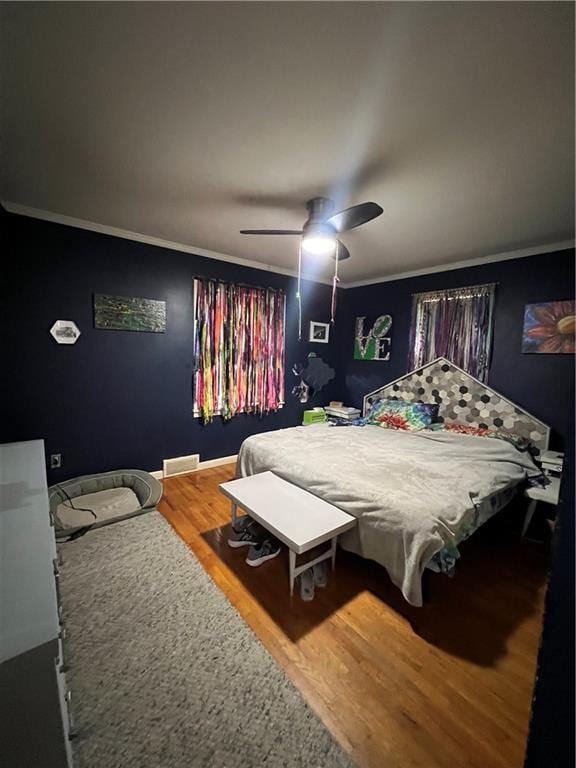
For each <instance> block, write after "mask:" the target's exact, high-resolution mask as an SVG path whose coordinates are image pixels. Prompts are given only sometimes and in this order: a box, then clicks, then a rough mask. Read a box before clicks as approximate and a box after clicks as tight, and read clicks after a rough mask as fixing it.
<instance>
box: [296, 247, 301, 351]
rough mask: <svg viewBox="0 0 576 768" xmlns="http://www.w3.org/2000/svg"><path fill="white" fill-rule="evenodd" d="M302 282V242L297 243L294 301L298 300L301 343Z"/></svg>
mask: <svg viewBox="0 0 576 768" xmlns="http://www.w3.org/2000/svg"><path fill="white" fill-rule="evenodd" d="M301 282H302V240H300V242H299V243H298V288H297V291H296V299H297V300H298V341H302V294H301V292H300V286H301Z"/></svg>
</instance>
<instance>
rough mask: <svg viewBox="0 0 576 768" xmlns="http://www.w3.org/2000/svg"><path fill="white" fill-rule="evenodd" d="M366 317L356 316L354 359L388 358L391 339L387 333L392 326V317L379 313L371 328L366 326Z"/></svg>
mask: <svg viewBox="0 0 576 768" xmlns="http://www.w3.org/2000/svg"><path fill="white" fill-rule="evenodd" d="M365 321H366V318H365V317H357V318H356V333H355V338H354V360H390V344H391V339H390V337H389V336H388V335H387V334H388V333H389V332H390V329H391V328H392V317H391V316H390V315H380V317H378V318H377V319H376V321H375V322H374V324H373V326H372V327H371V328H368V329H367V328H366V322H365Z"/></svg>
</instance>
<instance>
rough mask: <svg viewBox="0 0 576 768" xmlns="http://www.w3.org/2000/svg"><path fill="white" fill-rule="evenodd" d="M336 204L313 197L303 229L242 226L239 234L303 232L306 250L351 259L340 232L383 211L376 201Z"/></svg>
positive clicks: (365, 222) (296, 233)
mask: <svg viewBox="0 0 576 768" xmlns="http://www.w3.org/2000/svg"><path fill="white" fill-rule="evenodd" d="M334 207H335V206H334V203H333V201H332V200H330V199H329V198H327V197H313V198H312V199H311V200H308V202H307V203H306V208H307V210H308V214H309V216H308V219H307V221H306V222H305V223H304V226H303V227H302V229H241V230H240V234H241V235H301V236H302V241H301V244H302V248H303V250H304V251H306V252H308V253H312V254H314V255H317V256H320V255H329V256H331V257H332V258H333V259H335V260H337V261H343V260H344V259H349V258H350V252H349V250H348V248H346V246H345V245H344V243H342V242H341V241H340V240H339V239H338V238H337V235H339V234H340V233H341V232H347V231H348V230H349V229H355V228H356V227H359V226H361V225H362V224H367V223H368V222H369V221H372V219H375V218H377V217H378V216H380V215H381V214H382V213H384V211H383V209H382V208H381V207H380V206H379V205H378V204H377V203H360V204H359V205H353V206H352V207H351V208H345V209H344V210H343V211H337V212H336V213H334Z"/></svg>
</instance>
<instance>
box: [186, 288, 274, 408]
mask: <svg viewBox="0 0 576 768" xmlns="http://www.w3.org/2000/svg"><path fill="white" fill-rule="evenodd" d="M285 307H286V296H285V293H284V292H283V291H277V290H273V289H272V288H266V289H265V288H253V287H250V286H245V285H233V284H231V283H223V282H219V281H216V280H206V279H197V280H195V281H194V363H195V365H194V415H195V416H201V417H202V419H203V420H204V421H205V422H206V421H211V420H212V418H213V417H214V416H215V415H217V414H219V415H221V416H222V417H223V418H224V419H231V418H232V417H233V416H235V415H236V414H238V413H256V414H263V413H268V412H270V411H277V410H278V409H279V408H281V407H282V406H283V405H284V325H285Z"/></svg>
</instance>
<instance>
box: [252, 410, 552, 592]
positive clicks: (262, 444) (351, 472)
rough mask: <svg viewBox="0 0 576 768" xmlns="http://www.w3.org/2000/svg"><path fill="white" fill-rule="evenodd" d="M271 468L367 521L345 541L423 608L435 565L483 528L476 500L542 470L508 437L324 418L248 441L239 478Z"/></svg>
mask: <svg viewBox="0 0 576 768" xmlns="http://www.w3.org/2000/svg"><path fill="white" fill-rule="evenodd" d="M266 470H271V471H272V472H274V473H275V474H277V475H278V476H279V477H282V478H284V479H285V480H288V481H289V482H291V483H294V484H295V485H299V486H300V487H302V488H305V489H306V490H307V491H310V493H314V494H315V495H316V496H319V497H320V498H322V499H324V500H326V501H328V502H330V503H332V504H334V505H335V506H337V507H339V508H340V509H342V510H344V511H345V512H348V513H349V514H351V515H354V516H355V517H357V518H358V526H356V528H355V529H354V530H353V531H351V532H350V533H349V534H346V535H345V536H343V537H342V539H341V544H342V546H343V547H344V548H345V549H350V550H352V551H355V552H357V553H358V554H360V555H362V556H363V557H368V558H371V559H373V560H376V561H377V562H378V563H380V564H381V565H383V566H384V567H385V568H386V570H387V571H388V573H389V575H390V578H391V579H392V581H393V582H394V584H396V586H398V587H399V588H400V589H401V590H402V594H403V595H404V597H405V598H406V600H407V601H408V602H409V603H411V604H412V605H416V606H420V605H422V573H423V571H424V568H425V567H426V564H427V563H428V561H429V560H430V559H431V558H432V557H433V555H435V554H436V552H439V551H440V550H441V549H442V548H443V547H444V546H446V544H449V543H457V541H458V540H459V539H460V538H461V536H462V531H463V530H466V529H467V528H468V527H473V525H474V517H475V505H476V504H478V503H480V502H481V501H482V500H484V499H485V498H487V497H488V496H491V495H492V494H494V493H497V492H499V491H501V490H503V489H504V488H506V487H507V486H510V485H511V484H515V483H518V482H521V481H522V480H523V479H525V478H526V477H530V476H535V475H538V474H539V471H538V469H537V468H536V466H535V464H534V463H533V461H532V459H531V457H530V456H529V455H528V454H527V453H521V452H520V451H518V450H517V449H516V448H515V447H514V446H513V445H511V444H510V443H507V442H505V441H503V440H494V439H490V438H486V437H472V436H469V435H459V434H454V433H445V432H401V431H397V430H390V429H382V428H381V427H376V426H366V427H329V426H327V425H324V424H321V425H315V426H309V427H294V428H291V429H282V430H278V431H275V432H266V433H264V434H260V435H253V436H252V437H249V438H248V439H247V440H245V441H244V443H243V444H242V447H241V449H240V454H239V457H238V470H237V471H238V473H239V475H240V476H242V477H244V476H246V475H254V474H257V473H258V472H264V471H266Z"/></svg>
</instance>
